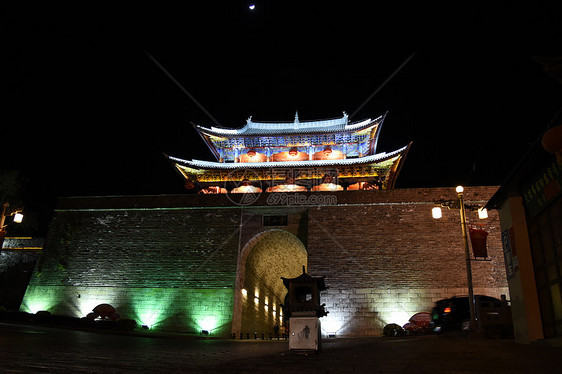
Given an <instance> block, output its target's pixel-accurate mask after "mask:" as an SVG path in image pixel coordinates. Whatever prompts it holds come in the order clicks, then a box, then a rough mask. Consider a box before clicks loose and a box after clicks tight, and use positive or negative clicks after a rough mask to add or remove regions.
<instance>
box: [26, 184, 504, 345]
mask: <svg viewBox="0 0 562 374" xmlns="http://www.w3.org/2000/svg"><path fill="white" fill-rule="evenodd" d="M466 190H467V191H466V194H465V201H466V202H474V203H479V204H481V205H483V204H484V203H485V202H486V201H487V200H488V198H489V197H490V196H491V195H492V194H493V193H494V191H495V190H496V188H495V187H468V188H466ZM272 196H273V194H268V193H263V194H261V195H260V196H256V197H257V199H256V200H255V201H254V202H253V204H251V205H247V206H240V205H236V204H234V203H233V202H232V201H230V199H229V198H228V197H227V196H224V195H214V196H213V195H177V196H131V197H105V198H103V197H102V198H94V197H92V198H89V197H88V198H66V199H61V200H60V202H59V204H58V209H57V211H56V214H55V219H54V220H53V222H52V224H51V227H50V231H49V235H48V237H47V240H46V243H45V250H44V255H43V256H42V258H41V260H40V261H39V262H38V265H37V267H36V273H35V275H34V276H33V277H32V280H31V282H30V287H29V288H28V291H27V293H26V297H25V299H24V303H23V305H22V309H27V310H31V311H37V310H38V309H37V308H40V305H44V306H45V307H44V308H43V309H46V308H51V309H52V310H56V311H57V312H58V313H61V314H72V315H81V314H83V313H84V311H83V310H82V309H83V308H78V307H76V305H77V301H76V300H75V299H80V300H79V301H80V303H88V302H86V301H85V300H90V299H91V300H92V301H91V302H89V304H88V305H90V304H91V303H92V302H94V301H95V302H98V301H100V302H102V301H101V300H105V301H103V302H109V303H112V302H113V303H115V304H117V305H119V308H120V310H121V313H122V315H123V316H125V317H129V318H135V319H138V320H139V321H140V319H139V318H140V317H139V315H140V312H139V311H134V308H133V307H132V306H131V305H133V304H137V303H138V304H139V305H146V309H147V310H156V309H159V310H161V309H165V310H167V311H168V312H166V313H164V314H165V315H172V316H174V315H175V317H169V316H168V317H166V318H163V319H162V320H161V321H160V322H159V323H158V324H154V326H155V328H161V329H173V330H179V331H193V332H196V331H197V330H198V329H200V328H201V327H200V325H201V323H200V322H199V323H196V322H194V321H195V320H199V319H200V318H199V317H197V316H198V315H204V314H203V313H207V314H206V315H207V316H209V315H210V317H209V318H208V319H209V320H211V319H212V320H214V322H213V323H211V322H210V321H207V322H208V323H207V325H211V324H212V325H216V326H219V325H220V326H222V327H221V328H218V327H215V328H216V329H217V331H216V332H217V333H220V334H222V335H228V334H229V331H228V329H229V328H230V327H229V326H230V325H229V323H230V322H225V321H231V320H232V318H233V314H236V313H233V311H237V310H238V311H240V310H241V306H237V304H236V303H237V302H239V301H237V300H241V299H240V298H239V297H238V296H237V292H240V289H236V287H237V284H236V283H237V276H238V277H240V274H237V267H238V266H239V262H240V259H239V255H240V251H241V250H242V249H243V248H244V247H245V246H246V244H247V243H248V242H249V241H250V240H251V239H252V238H254V237H256V235H257V234H259V233H262V232H264V231H267V230H270V229H279V230H285V231H288V232H290V233H291V234H292V235H294V236H295V237H296V238H298V239H299V240H300V241H301V242H302V243H303V244H304V245H305V247H306V249H307V251H308V272H309V273H310V274H312V275H325V276H326V284H327V285H328V286H330V289H329V290H328V291H326V292H325V293H324V294H323V295H322V296H323V300H322V302H326V304H327V309H328V310H329V311H330V314H329V315H328V317H325V318H324V319H323V329H324V332H336V331H337V333H338V334H340V335H373V334H379V333H380V331H381V329H382V327H383V326H384V325H385V324H386V323H390V322H397V323H404V322H405V321H406V320H407V318H408V317H409V316H410V315H411V314H414V313H415V312H419V311H425V310H428V309H430V308H431V305H432V303H433V302H434V301H435V300H437V299H440V298H445V297H449V296H453V295H457V294H466V293H467V291H466V271H465V261H464V249H463V243H462V237H461V228H460V220H459V212H458V211H455V210H451V211H447V210H446V209H444V211H443V218H442V219H441V220H439V221H436V220H433V219H432V218H431V208H432V207H433V200H436V199H439V198H446V199H452V198H456V193H455V191H454V188H432V189H403V190H392V191H343V192H333V193H329V192H323V193H298V195H297V194H286V195H285V196H284V198H279V196H275V199H273V198H272ZM281 197H283V196H281ZM287 197H290V198H291V199H292V200H291V199H287ZM297 197H298V199H297ZM291 203H293V204H291ZM288 204H289V205H288ZM295 204H297V205H295ZM489 214H490V218H488V219H487V220H485V221H482V222H484V226H483V227H484V228H485V229H486V230H487V231H488V232H489V233H490V235H489V237H488V252H489V256H490V259H491V261H487V262H473V263H472V265H473V277H474V286H475V291H476V292H479V293H484V294H489V295H496V296H499V295H500V294H502V293H504V294H506V293H507V292H508V291H507V283H506V280H505V269H504V265H503V254H502V247H501V238H500V231H499V221H498V217H497V212H495V211H494V212H489ZM263 215H286V216H287V217H288V221H287V225H286V226H279V227H264V226H263ZM468 220H469V222H475V223H476V222H477V221H478V219H477V217H476V213H474V212H470V213H468ZM478 223H481V222H478ZM238 281H239V279H238ZM100 290H103V292H101V291H100ZM99 292H101V293H99ZM264 294H265V293H264ZM46 295H50V297H47V296H46ZM77 295H80V297H79V298H78V296H77ZM99 295H101V296H99ZM104 295H105V296H104ZM133 295H136V297H133ZM158 295H164V296H165V295H167V296H166V297H167V298H166V297H164V296H162V297H163V299H162V298H159V296H158ZM47 299H49V300H47ZM160 299H161V301H162V303H157V304H158V305H159V306H155V305H153V304H154V300H160ZM188 299H192V300H198V301H197V302H196V303H195V304H194V303H191V304H189V301H188ZM133 300H134V301H133ZM203 300H205V301H203ZM151 303H152V304H151ZM260 305H261V304H260ZM114 306H115V305H114ZM86 309H87V308H86ZM211 310H213V313H210V311H211ZM198 313H200V314H198ZM142 318H143V319H147V317H142ZM270 319H271V318H270ZM164 321H167V322H164ZM262 322H263V321H262ZM260 324H261V325H264V326H265V325H266V323H265V322H264V323H261V322H260ZM265 328H266V327H264V329H265ZM233 329H234V328H233ZM265 333H266V336H267V331H265Z"/></svg>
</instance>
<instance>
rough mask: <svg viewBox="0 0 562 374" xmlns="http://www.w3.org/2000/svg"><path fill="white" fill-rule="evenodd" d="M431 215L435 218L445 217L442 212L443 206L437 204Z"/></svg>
mask: <svg viewBox="0 0 562 374" xmlns="http://www.w3.org/2000/svg"><path fill="white" fill-rule="evenodd" d="M431 216H432V217H433V218H435V219H439V218H441V217H443V215H442V214H441V208H440V207H438V206H436V207H435V208H433V209H431Z"/></svg>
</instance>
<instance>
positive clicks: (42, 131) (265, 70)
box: [0, 1, 562, 233]
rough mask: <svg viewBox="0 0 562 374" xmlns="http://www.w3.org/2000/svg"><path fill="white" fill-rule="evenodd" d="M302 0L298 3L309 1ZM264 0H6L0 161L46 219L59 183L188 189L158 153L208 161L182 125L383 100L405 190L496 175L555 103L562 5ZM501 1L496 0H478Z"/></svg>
mask: <svg viewBox="0 0 562 374" xmlns="http://www.w3.org/2000/svg"><path fill="white" fill-rule="evenodd" d="M302 3H304V4H305V5H303V4H302ZM379 3H382V2H361V3H359V2H357V3H356V2H352V1H349V2H348V1H345V2H344V1H340V2H315V1H306V2H304V1H301V2H298V1H268V2H266V1H258V2H255V4H256V7H255V9H254V10H250V9H249V8H248V5H249V4H250V3H249V2H243V1H224V2H219V1H202V2H201V3H197V2H189V4H190V5H184V6H182V7H173V6H164V5H160V4H159V5H152V6H150V5H142V7H141V6H135V7H131V8H126V7H121V8H116V7H102V6H91V7H88V6H85V5H80V6H75V7H63V6H55V7H53V6H51V5H49V6H43V7H41V8H38V7H25V6H8V7H7V6H6V5H2V7H3V9H2V10H1V11H0V14H1V16H0V17H1V19H0V25H1V26H0V30H1V35H2V49H3V52H2V56H3V57H2V59H1V60H2V82H3V84H2V90H3V91H4V93H3V100H2V102H3V103H2V104H3V105H2V118H3V120H2V156H1V157H0V167H1V168H2V169H10V170H18V171H19V172H20V175H21V177H22V181H23V186H24V188H23V190H22V193H21V200H22V202H23V204H25V207H26V210H28V211H29V212H30V213H31V216H32V217H33V215H35V218H33V219H32V221H33V220H34V221H35V222H36V223H39V225H37V224H35V226H33V227H31V226H30V227H28V228H27V230H35V231H36V232H39V233H42V232H44V230H45V227H46V226H45V222H47V221H48V216H49V213H48V212H49V211H50V209H52V207H53V204H54V201H55V197H56V196H73V195H108V194H162V193H186V192H185V190H183V188H182V185H183V182H182V180H181V179H180V178H179V176H178V175H177V174H176V173H175V171H174V170H173V169H172V167H171V166H170V164H169V163H168V162H167V161H166V159H165V158H164V157H163V156H162V153H163V152H164V153H167V154H170V155H173V156H177V157H181V158H186V159H191V158H197V159H203V160H213V158H212V155H211V153H210V151H209V150H208V149H206V146H205V145H204V144H203V141H202V139H201V138H200V137H199V136H198V134H197V133H196V132H195V130H194V129H193V128H192V126H191V125H190V122H194V123H197V124H201V125H205V126H211V125H215V124H214V123H213V121H212V120H211V118H209V116H207V114H206V113H205V112H204V111H203V110H201V109H200V108H199V107H198V106H197V105H196V104H195V103H194V102H193V101H192V100H191V99H190V98H189V97H188V96H187V95H186V94H185V93H184V92H182V90H181V89H180V88H178V87H177V86H176V84H175V83H174V82H172V81H171V80H170V79H169V78H168V77H167V76H166V75H165V74H164V72H162V70H161V69H160V68H159V67H158V66H157V65H156V64H155V63H154V62H153V61H152V60H151V59H150V58H149V57H148V55H147V53H149V54H150V55H152V56H154V58H155V59H156V60H158V61H159V63H160V64H161V65H162V66H164V67H165V68H166V69H167V70H168V71H169V72H170V73H171V74H172V75H173V76H174V78H175V79H176V80H177V81H178V82H179V83H180V84H181V85H182V86H183V87H184V88H185V89H186V90H187V91H188V92H189V93H190V94H191V95H192V96H193V97H194V98H195V99H196V100H197V101H198V102H199V103H200V104H201V105H202V106H203V107H204V108H205V110H206V111H207V112H208V113H210V114H211V115H212V116H213V117H214V118H215V119H216V120H217V121H218V122H219V123H220V124H221V125H223V126H226V127H240V126H242V125H244V123H245V121H246V118H248V117H249V116H252V118H253V119H254V120H256V121H292V120H293V119H294V115H295V111H296V110H298V112H299V118H300V120H301V121H302V120H312V119H325V118H333V117H338V116H341V114H342V111H346V112H347V113H348V114H352V113H354V112H355V111H356V109H357V108H359V107H360V106H361V104H363V103H364V102H365V100H366V99H367V98H368V97H369V96H370V95H371V94H372V93H373V92H374V91H375V90H377V89H378V88H379V87H380V85H381V84H382V83H383V82H384V81H385V80H386V79H387V78H388V77H389V76H390V75H391V74H392V73H393V72H394V71H395V70H396V69H397V68H398V67H399V66H400V65H401V64H402V63H403V62H404V61H405V60H406V59H407V58H408V57H409V56H411V55H412V54H414V53H415V55H414V57H413V58H412V59H411V60H410V61H409V63H408V64H406V65H405V66H404V68H403V69H402V70H400V71H399V72H398V74H396V75H395V76H394V78H393V79H392V80H390V81H389V82H388V83H387V85H386V86H384V87H383V88H382V89H381V90H380V91H379V92H378V93H377V95H375V96H374V97H373V99H372V100H370V101H368V102H367V103H366V104H365V105H364V106H363V108H362V109H361V110H360V111H359V112H358V113H357V114H356V115H355V116H354V117H353V118H352V120H354V121H359V120H361V119H364V118H368V117H371V118H374V117H377V116H379V115H381V114H384V113H385V112H386V111H388V115H387V117H386V120H385V122H384V125H383V128H382V131H381V134H380V138H379V143H378V151H379V152H380V151H393V150H395V149H396V148H398V147H401V146H403V145H406V144H408V143H409V142H410V141H413V142H414V143H413V146H412V148H411V151H410V153H409V154H408V157H407V159H406V163H405V165H404V168H403V169H402V173H401V175H400V177H399V178H398V181H397V187H399V188H400V187H428V186H455V185H457V184H464V185H467V186H470V185H493V184H500V183H501V182H502V181H503V180H504V179H505V177H506V176H507V175H508V174H509V172H510V171H511V169H512V168H513V166H514V165H515V164H516V163H517V161H518V160H519V159H520V158H521V156H522V155H523V154H524V153H525V151H526V150H527V149H528V147H529V145H530V144H531V143H533V142H534V141H535V140H536V139H537V138H538V136H539V135H540V134H541V132H542V131H543V130H544V128H545V126H547V124H548V122H549V120H550V119H551V118H552V117H553V116H554V114H555V113H556V112H557V111H558V109H559V108H560V107H561V105H562V84H561V83H560V82H558V81H557V80H556V79H553V78H552V77H549V76H548V75H547V74H546V73H545V71H544V70H543V67H542V65H541V64H540V63H538V62H537V61H536V59H535V58H534V57H535V56H551V57H552V56H561V55H562V52H561V51H560V46H562V27H561V26H560V25H562V5H561V4H560V3H559V2H557V1H550V2H548V1H547V2H541V4H536V2H528V4H526V5H517V6H516V5H506V2H482V4H481V5H478V4H477V3H476V2H470V3H463V4H462V5H459V4H458V5H454V6H451V5H447V6H441V7H437V6H434V7H428V6H427V5H426V4H425V3H424V4H422V2H417V3H419V4H412V3H411V2H394V1H393V2H391V3H392V4H393V5H384V6H383V5H379ZM488 3H500V4H488Z"/></svg>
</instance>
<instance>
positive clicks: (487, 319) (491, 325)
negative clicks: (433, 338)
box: [431, 295, 512, 334]
mask: <svg viewBox="0 0 562 374" xmlns="http://www.w3.org/2000/svg"><path fill="white" fill-rule="evenodd" d="M474 309H475V318H476V321H477V326H476V327H477V328H478V329H482V330H486V329H497V328H499V329H500V330H501V331H504V330H509V329H512V322H511V308H510V307H509V306H508V305H507V301H506V300H499V299H496V298H495V297H491V296H485V295H475V296H474ZM431 315H432V318H433V326H434V331H435V332H444V331H455V330H456V331H465V332H467V331H468V330H469V329H470V306H469V304H468V296H455V297H451V298H449V299H443V300H439V301H437V302H436V303H435V306H434V307H433V309H432V311H431ZM502 334H503V333H502Z"/></svg>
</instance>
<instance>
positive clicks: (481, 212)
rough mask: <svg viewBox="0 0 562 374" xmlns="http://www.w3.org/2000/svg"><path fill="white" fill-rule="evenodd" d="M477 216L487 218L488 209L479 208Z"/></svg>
mask: <svg viewBox="0 0 562 374" xmlns="http://www.w3.org/2000/svg"><path fill="white" fill-rule="evenodd" d="M478 218H480V219H486V218H488V211H487V210H486V208H479V209H478Z"/></svg>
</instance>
